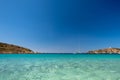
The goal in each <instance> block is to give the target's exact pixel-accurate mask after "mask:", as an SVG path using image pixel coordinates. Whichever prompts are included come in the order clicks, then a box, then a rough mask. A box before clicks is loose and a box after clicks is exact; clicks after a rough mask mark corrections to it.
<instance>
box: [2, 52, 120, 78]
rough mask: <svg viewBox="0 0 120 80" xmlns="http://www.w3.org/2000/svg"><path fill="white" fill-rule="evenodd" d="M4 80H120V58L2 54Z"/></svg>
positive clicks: (79, 55) (84, 55)
mask: <svg viewBox="0 0 120 80" xmlns="http://www.w3.org/2000/svg"><path fill="white" fill-rule="evenodd" d="M0 80H120V55H118V54H52V53H50V54H0Z"/></svg>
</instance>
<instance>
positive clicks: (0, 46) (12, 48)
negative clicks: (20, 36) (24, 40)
mask: <svg viewBox="0 0 120 80" xmlns="http://www.w3.org/2000/svg"><path fill="white" fill-rule="evenodd" d="M4 53H8V54H10V53H24V54H25V53H34V52H33V51H32V50H30V49H28V48H24V47H21V46H16V45H13V44H7V43H2V42H0V54H4Z"/></svg>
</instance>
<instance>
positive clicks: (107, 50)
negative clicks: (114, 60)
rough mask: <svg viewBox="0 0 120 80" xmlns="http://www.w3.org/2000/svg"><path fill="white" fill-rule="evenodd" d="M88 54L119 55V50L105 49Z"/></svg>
mask: <svg viewBox="0 0 120 80" xmlns="http://www.w3.org/2000/svg"><path fill="white" fill-rule="evenodd" d="M88 53H90V54H106V53H108V54H120V48H105V49H99V50H92V51H88Z"/></svg>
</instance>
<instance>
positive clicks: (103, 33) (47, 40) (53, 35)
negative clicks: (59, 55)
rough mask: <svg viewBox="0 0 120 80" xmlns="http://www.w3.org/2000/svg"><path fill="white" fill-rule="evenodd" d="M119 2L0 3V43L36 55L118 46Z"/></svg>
mask: <svg viewBox="0 0 120 80" xmlns="http://www.w3.org/2000/svg"><path fill="white" fill-rule="evenodd" d="M119 4H120V1H119V0H0V41H1V42H6V43H11V44H17V45H21V46H23V47H27V48H30V49H32V50H34V51H40V52H74V51H76V50H80V51H81V52H86V51H88V50H93V49H99V48H106V47H109V46H111V47H120V44H119V42H120V5H119Z"/></svg>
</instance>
